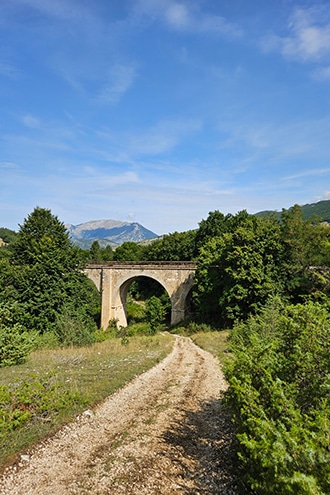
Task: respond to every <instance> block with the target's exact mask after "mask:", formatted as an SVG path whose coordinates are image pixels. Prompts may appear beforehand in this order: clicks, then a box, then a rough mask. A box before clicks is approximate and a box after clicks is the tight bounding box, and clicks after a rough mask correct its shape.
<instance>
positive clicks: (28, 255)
mask: <svg viewBox="0 0 330 495" xmlns="http://www.w3.org/2000/svg"><path fill="white" fill-rule="evenodd" d="M82 268H83V264H82V261H81V255H80V250H79V249H78V248H76V247H74V246H72V245H71V242H70V239H69V236H68V232H67V230H66V228H65V226H64V224H63V223H62V222H60V221H59V220H58V218H57V217H56V216H54V215H52V214H51V212H50V210H47V209H43V208H38V207H37V208H35V210H34V211H33V212H32V213H31V214H30V215H29V216H28V218H27V219H26V220H25V221H24V223H23V225H22V226H20V230H19V232H18V234H17V236H16V240H15V243H14V244H13V255H12V257H11V258H10V265H9V264H7V267H6V273H5V274H4V275H2V276H1V277H2V282H3V286H2V291H1V295H0V300H1V298H2V299H3V300H5V301H8V300H13V301H16V302H17V303H18V306H19V308H20V311H18V312H17V313H16V321H17V323H20V324H21V325H23V326H24V327H25V328H26V329H27V330H29V331H34V330H36V331H38V332H39V333H44V332H48V331H54V329H55V326H56V325H57V322H58V318H59V315H61V314H62V315H64V314H67V307H68V305H70V308H71V311H70V317H71V318H74V319H75V320H77V319H80V320H84V322H85V324H86V326H87V328H88V329H89V330H91V328H92V326H93V327H94V329H95V324H94V323H93V318H95V317H96V313H97V311H98V309H97V304H99V302H96V301H98V299H99V296H98V294H97V291H96V289H94V288H93V287H92V285H91V283H90V281H89V280H88V279H87V277H86V276H85V275H84V274H83V273H82Z"/></svg>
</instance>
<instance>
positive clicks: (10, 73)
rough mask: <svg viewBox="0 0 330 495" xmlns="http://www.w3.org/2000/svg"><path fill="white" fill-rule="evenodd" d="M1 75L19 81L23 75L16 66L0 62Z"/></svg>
mask: <svg viewBox="0 0 330 495" xmlns="http://www.w3.org/2000/svg"><path fill="white" fill-rule="evenodd" d="M0 75H1V76H5V77H9V78H10V79H17V78H18V77H19V76H20V75H21V73H20V71H19V70H18V69H17V68H16V67H15V66H14V65H11V64H7V63H4V62H1V61H0Z"/></svg>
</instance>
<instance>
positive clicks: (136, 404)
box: [0, 337, 236, 495]
mask: <svg viewBox="0 0 330 495" xmlns="http://www.w3.org/2000/svg"><path fill="white" fill-rule="evenodd" d="M225 388H226V383H225V380H224V377H223V375H222V372H221V370H220V368H219V364H218V362H217V360H216V359H215V358H214V357H213V356H212V355H211V354H209V353H207V352H205V351H203V350H201V349H200V348H198V347H197V346H196V345H195V344H193V343H192V341H191V340H190V339H188V338H185V337H176V341H175V345H174V348H173V351H172V353H171V354H170V355H169V356H167V357H166V358H165V359H164V360H163V361H162V362H161V363H159V364H158V365H157V366H155V367H154V368H152V369H151V370H149V371H148V372H146V373H144V374H143V375H141V376H139V377H136V378H135V379H134V380H133V381H132V382H130V383H129V384H128V385H126V386H125V387H124V388H123V389H121V390H119V391H118V392H116V393H115V394H113V395H112V396H110V397H109V398H108V399H106V400H105V401H104V402H103V403H102V404H101V405H100V406H98V407H97V408H96V409H95V411H94V412H93V414H83V415H81V416H80V417H78V418H77V420H76V421H75V422H74V423H72V424H70V425H67V426H66V427H64V428H63V429H62V430H61V431H59V432H58V434H56V435H55V436H54V437H53V438H51V439H49V440H47V441H46V442H44V444H42V445H41V446H40V447H38V448H36V449H35V451H34V452H33V453H32V454H31V456H30V458H29V460H28V462H26V465H24V466H23V467H21V468H20V469H19V470H18V471H16V472H15V471H14V470H10V469H9V470H7V471H6V473H5V474H4V476H3V477H2V479H1V480H0V493H1V495H9V494H10V495H21V494H22V493H24V494H25V495H50V494H52V495H62V494H63V495H74V494H77V495H87V494H89V495H101V494H102V495H110V494H111V495H117V494H125V495H126V494H127V495H128V494H138V495H143V494H148V495H151V494H155V495H156V494H157V495H159V494H164V495H167V494H168V495H170V494H171V495H175V494H194V495H195V494H199V493H203V494H210V495H211V494H218V493H222V494H235V493H236V487H235V476H234V474H233V464H232V458H231V456H232V441H233V434H232V431H231V426H230V420H229V418H228V417H227V415H226V413H225V411H224V409H223V406H222V404H221V400H220V393H221V391H222V390H225Z"/></svg>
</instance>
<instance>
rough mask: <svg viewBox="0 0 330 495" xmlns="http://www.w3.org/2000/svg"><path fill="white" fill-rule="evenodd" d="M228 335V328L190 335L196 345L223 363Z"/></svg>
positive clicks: (226, 350) (226, 355) (226, 357)
mask: <svg viewBox="0 0 330 495" xmlns="http://www.w3.org/2000/svg"><path fill="white" fill-rule="evenodd" d="M228 335H229V331H228V330H221V331H213V332H197V333H194V334H193V335H191V336H190V337H191V339H192V340H193V341H194V342H195V344H196V345H198V346H199V347H201V348H202V349H204V350H205V351H208V352H210V353H211V354H213V355H214V356H216V357H217V358H219V361H220V363H222V364H223V363H224V361H225V360H226V359H228V354H227V352H228V344H227V339H228Z"/></svg>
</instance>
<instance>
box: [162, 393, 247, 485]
mask: <svg viewBox="0 0 330 495" xmlns="http://www.w3.org/2000/svg"><path fill="white" fill-rule="evenodd" d="M178 416H179V417H180V418H181V419H180V420H178V421H175V419H174V421H173V424H172V428H171V429H170V430H167V431H166V432H165V433H164V435H163V438H164V440H165V442H166V443H167V445H168V446H169V448H170V450H171V452H172V455H173V457H174V459H173V460H174V461H175V462H179V463H180V467H181V469H182V472H183V473H184V479H185V483H182V486H181V489H182V493H183V494H190V495H198V494H203V495H204V494H205V495H206V494H208V495H215V494H223V495H232V494H235V495H237V494H238V493H242V491H240V492H239V490H238V479H237V472H236V468H235V436H234V432H233V426H232V423H231V420H230V417H229V415H228V412H227V411H226V409H225V406H224V404H223V403H222V402H221V400H216V399H214V400H210V401H206V402H204V403H202V404H201V407H200V409H198V410H197V411H188V412H186V413H185V414H184V416H183V419H182V415H181V414H179V415H178ZM187 480H190V481H191V483H190V484H191V488H187V483H186V482H187Z"/></svg>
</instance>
